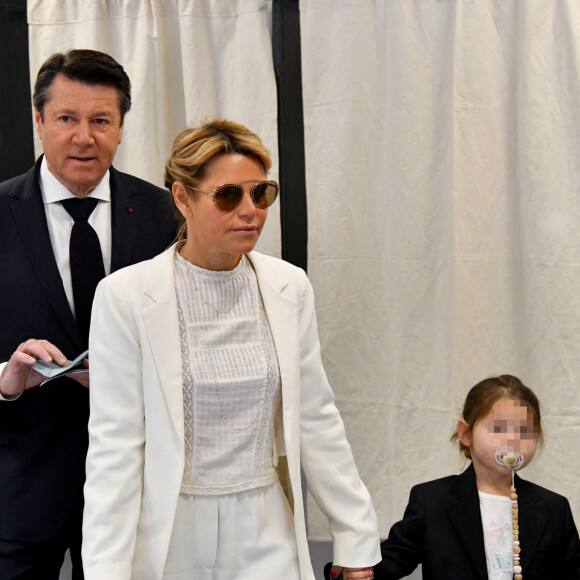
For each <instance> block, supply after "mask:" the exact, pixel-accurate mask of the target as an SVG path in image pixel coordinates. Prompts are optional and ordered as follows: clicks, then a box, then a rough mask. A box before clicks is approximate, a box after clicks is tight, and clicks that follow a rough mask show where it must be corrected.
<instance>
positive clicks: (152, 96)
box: [28, 0, 280, 255]
mask: <svg viewBox="0 0 580 580" xmlns="http://www.w3.org/2000/svg"><path fill="white" fill-rule="evenodd" d="M271 12H272V11H271V1H268V0H147V1H144V0H90V1H84V2H78V1H77V0H28V22H29V42H30V71H31V81H32V85H33V86H34V80H35V78H36V73H37V71H38V69H39V68H40V65H41V64H42V62H43V61H44V60H45V59H46V58H47V57H48V56H49V55H50V54H52V53H53V52H62V51H66V50H68V49H71V48H91V49H96V50H101V51H104V52H107V53H109V54H111V55H112V56H113V57H114V58H115V59H116V60H117V61H118V62H119V63H120V64H122V65H123V67H124V68H125V70H126V71H127V73H128V74H129V77H130V79H131V82H132V88H133V107H132V109H131V111H130V112H129V114H128V115H127V118H126V122H125V129H124V132H123V143H122V145H121V146H120V148H119V150H118V151H117V156H116V159H115V167H117V168H118V169H120V170H122V171H126V172H129V173H132V174H134V175H137V176H139V177H142V178H143V179H147V180H148V181H151V182H153V183H155V184H157V185H159V186H163V168H164V165H165V161H166V160H167V158H168V156H169V153H170V151H171V144H172V142H173V139H174V138H175V136H176V135H177V133H178V132H179V131H180V130H181V129H183V128H185V127H186V126H195V125H197V124H200V123H201V122H203V121H204V120H205V119H207V118H208V117H210V116H221V117H227V118H230V119H233V120H235V121H238V122H241V123H243V124H245V125H246V126H248V127H249V128H250V129H251V130H253V131H255V132H256V133H257V134H258V135H260V137H261V138H262V140H263V141H264V143H265V145H266V146H267V147H268V148H269V150H270V153H271V155H272V158H273V162H274V164H273V170H272V172H271V177H272V179H277V172H278V140H277V104H276V82H275V77H274V66H273V61H272V40H271V28H272V25H271V23H272V13H271ZM35 148H36V153H37V154H39V153H40V152H41V147H40V143H39V142H38V141H37V142H36V144H35ZM279 221H280V220H279V209H278V204H276V205H275V206H274V207H273V208H272V209H271V210H270V215H269V219H268V223H267V225H266V227H265V229H264V232H263V233H262V238H261V240H260V244H259V246H258V248H259V249H261V250H262V251H265V252H267V253H269V254H273V255H280V226H279Z"/></svg>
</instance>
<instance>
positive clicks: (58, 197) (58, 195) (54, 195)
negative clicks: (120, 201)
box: [40, 157, 111, 203]
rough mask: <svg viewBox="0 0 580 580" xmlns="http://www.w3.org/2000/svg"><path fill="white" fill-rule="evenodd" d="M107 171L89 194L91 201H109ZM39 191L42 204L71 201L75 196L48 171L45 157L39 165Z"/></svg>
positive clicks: (109, 191) (109, 190)
mask: <svg viewBox="0 0 580 580" xmlns="http://www.w3.org/2000/svg"><path fill="white" fill-rule="evenodd" d="M109 181H110V180H109V170H108V169H107V172H106V173H105V175H104V176H103V179H101V181H100V183H99V185H97V187H95V189H93V191H91V192H90V193H89V196H90V197H92V198H93V199H98V200H100V201H111V187H110V183H109ZM40 190H41V191H42V201H43V202H44V203H56V202H58V201H62V200H63V199H71V198H73V197H75V195H74V194H73V193H72V192H71V191H69V190H68V189H67V188H66V187H65V186H64V185H63V184H62V183H61V182H60V181H59V180H58V179H57V178H56V177H55V176H54V175H53V174H52V173H51V171H50V169H49V168H48V165H47V164H46V157H43V158H42V163H41V165H40Z"/></svg>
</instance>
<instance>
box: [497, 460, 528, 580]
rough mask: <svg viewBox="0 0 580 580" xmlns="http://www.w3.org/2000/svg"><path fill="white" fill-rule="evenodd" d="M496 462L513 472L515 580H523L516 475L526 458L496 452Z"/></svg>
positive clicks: (511, 488)
mask: <svg viewBox="0 0 580 580" xmlns="http://www.w3.org/2000/svg"><path fill="white" fill-rule="evenodd" d="M495 460H496V461H497V462H498V463H499V464H500V465H504V466H505V467H507V468H508V469H510V470H511V472H512V485H511V487H510V499H511V500H512V530H513V536H514V543H513V554H514V558H513V559H514V580H523V574H522V566H521V552H522V549H521V548H520V526H519V524H518V494H517V493H516V486H515V475H516V470H518V469H519V468H520V467H522V465H523V464H524V456H523V455H519V454H517V453H513V452H511V451H510V452H507V453H506V452H503V451H496V452H495Z"/></svg>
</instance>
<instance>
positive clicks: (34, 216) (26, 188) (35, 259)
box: [10, 157, 82, 351]
mask: <svg viewBox="0 0 580 580" xmlns="http://www.w3.org/2000/svg"><path fill="white" fill-rule="evenodd" d="M41 161H42V157H41V158H40V159H39V160H38V161H37V162H36V164H35V166H34V167H33V168H32V169H31V170H30V171H29V172H28V173H27V174H26V176H25V178H24V180H23V181H22V182H21V183H20V184H19V186H18V187H16V188H15V189H14V190H13V191H11V192H10V195H11V196H12V197H13V198H14V203H13V204H12V206H11V207H10V210H11V212H12V216H13V219H14V223H15V225H16V229H17V230H18V233H19V235H20V239H21V241H22V244H23V246H24V248H25V249H26V253H27V254H28V259H29V260H30V264H31V266H32V269H33V271H34V273H35V275H36V278H37V280H38V283H39V284H40V286H41V288H42V290H43V292H44V294H45V295H46V298H47V300H48V302H49V303H50V305H51V307H52V309H53V311H54V313H55V314H56V317H57V318H58V320H59V321H60V323H61V325H62V327H63V329H64V331H65V332H66V334H67V335H68V336H69V338H70V339H71V341H72V342H73V344H75V345H76V346H77V349H78V350H79V351H80V350H81V349H82V344H81V340H80V336H79V333H78V329H77V326H76V323H75V320H74V316H73V314H72V312H71V309H70V306H69V303H68V300H67V298H66V294H65V291H64V286H63V284H62V278H61V276H60V272H59V271H58V266H57V265H56V260H55V259H54V253H53V251H52V245H51V242H50V235H49V233H48V226H47V223H46V214H45V212H44V203H43V201H42V193H41V191H40V186H39V184H38V175H39V172H40V164H41ZM57 346H58V345H57Z"/></svg>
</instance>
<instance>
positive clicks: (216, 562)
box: [83, 119, 380, 580]
mask: <svg viewBox="0 0 580 580" xmlns="http://www.w3.org/2000/svg"><path fill="white" fill-rule="evenodd" d="M270 166H271V160H270V156H269V154H268V151H267V150H266V149H265V147H264V145H263V144H262V142H261V141H260V139H259V137H258V136H257V135H255V134H254V133H252V132H251V131H249V130H248V129H247V128H245V127H243V126H242V125H239V124H237V123H233V122H231V121H226V120H223V119H215V120H213V121H211V122H208V123H206V124H205V125H203V126H202V127H200V128H197V129H186V130H185V131H183V132H182V133H181V134H180V135H178V136H177V138H176V140H175V143H174V146H173V151H172V154H171V158H170V159H169V161H168V163H167V167H166V172H165V182H166V185H167V187H168V188H169V189H170V190H171V192H172V194H173V199H174V201H175V204H176V206H177V208H178V209H179V211H180V212H181V214H182V215H183V217H184V218H185V224H184V227H185V230H186V233H187V236H186V238H184V239H183V240H181V241H179V242H178V243H177V244H176V245H174V246H173V247H171V248H169V249H168V250H167V251H165V252H164V253H163V254H161V255H159V256H157V257H156V258H154V259H153V260H149V261H147V262H142V263H140V264H138V265H135V266H132V267H130V268H126V269H124V270H121V271H119V272H117V273H115V274H113V275H112V276H109V277H108V278H107V279H106V280H103V282H102V283H101V284H100V285H99V288H98V290H97V294H96V296H95V302H94V307H93V308H94V310H93V326H92V329H91V337H90V353H91V355H90V356H91V392H90V396H91V416H90V422H89V432H90V447H89V452H88V457H87V482H86V486H85V502H86V505H85V515H84V525H83V536H84V540H83V561H84V570H85V578H86V579H87V580H97V579H98V580H117V579H118V580H129V579H135V580H161V579H167V580H169V579H171V580H186V579H187V580H192V579H195V580H234V579H235V580H249V579H253V580H255V579H263V580H271V579H272V578H274V577H278V576H280V577H284V578H288V579H292V580H299V579H301V580H313V579H314V574H313V571H312V566H311V563H310V558H309V553H308V543H307V537H306V529H305V521H304V506H303V502H302V489H301V477H300V468H301V467H302V469H303V470H304V473H305V475H306V479H307V482H308V488H309V490H310V492H311V493H312V495H313V496H314V498H315V499H316V501H317V502H318V504H319V505H320V507H321V509H322V510H323V512H324V513H325V514H326V515H327V516H328V518H329V522H330V531H331V534H332V536H333V540H334V558H333V560H334V562H335V564H337V567H336V568H335V572H339V571H340V567H341V566H343V567H348V568H351V569H358V570H357V571H356V572H353V574H355V575H356V576H358V577H360V578H369V577H372V569H371V566H372V565H373V564H375V563H376V562H378V561H379V560H380V552H379V538H378V531H377V522H376V516H375V513H374V510H373V507H372V503H371V499H370V497H369V494H368V492H367V490H366V488H365V486H364V485H363V483H362V482H361V480H360V478H359V475H358V472H357V470H356V467H355V464H354V461H353V458H352V454H351V450H350V447H349V445H348V442H347V440H346V436H345V432H344V426H343V423H342V420H341V418H340V415H339V413H338V410H337V409H336V407H335V404H334V397H333V394H332V391H331V389H330V386H329V384H328V381H327V378H326V375H325V372H324V369H323V367H322V362H321V358H320V345H319V340H318V334H317V329H316V320H315V314H314V298H313V294H312V288H311V286H310V283H309V282H308V279H307V278H306V275H305V274H304V272H303V271H302V270H300V269H298V268H296V267H294V266H291V265H290V264H288V263H285V262H283V261H281V260H278V259H274V258H271V257H267V256H264V255H261V254H259V253H257V252H254V251H252V250H253V248H254V246H255V244H256V242H257V241H258V238H259V236H260V233H261V231H262V228H263V226H264V222H265V221H266V217H267V215H268V207H269V206H270V205H271V204H272V203H273V202H274V201H275V200H276V197H277V195H278V185H277V184H276V183H275V182H273V181H267V177H266V174H267V172H268V170H269V169H270Z"/></svg>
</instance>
